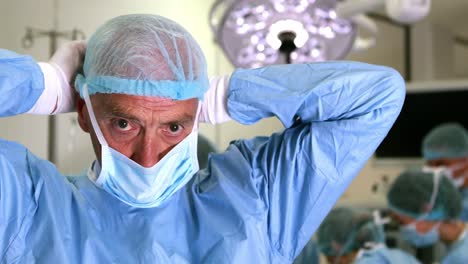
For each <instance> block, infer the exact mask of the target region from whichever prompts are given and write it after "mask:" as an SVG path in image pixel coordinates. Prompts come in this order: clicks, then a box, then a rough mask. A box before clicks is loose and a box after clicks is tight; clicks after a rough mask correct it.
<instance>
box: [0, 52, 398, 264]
mask: <svg viewBox="0 0 468 264" xmlns="http://www.w3.org/2000/svg"><path fill="white" fill-rule="evenodd" d="M43 83H44V81H43V76H42V73H41V71H40V69H39V68H38V66H37V64H36V63H35V62H34V60H32V59H31V58H30V57H27V56H20V55H16V54H14V53H11V52H7V51H0V115H3V116H9V115H16V114H20V113H23V112H25V111H27V110H28V109H30V108H31V106H33V105H34V103H35V102H36V100H37V98H38V97H39V96H40V94H41V92H42V90H43V85H44V84H43ZM404 95H405V85H404V81H403V80H402V78H401V76H400V75H399V74H398V73H397V72H396V71H395V70H392V69H390V68H387V67H381V66H373V65H368V64H364V63H352V62H328V63H318V64H297V65H277V66H271V67H268V68H261V69H255V70H245V69H239V70H236V71H235V72H234V73H233V74H232V75H231V79H230V84H229V92H228V99H227V105H228V111H229V114H230V115H231V117H232V118H233V119H234V120H236V121H237V122H239V123H241V124H252V123H254V122H256V121H258V120H260V119H262V118H265V117H270V116H276V117H278V118H279V119H280V120H281V121H282V123H283V124H284V126H285V129H284V130H283V131H280V132H278V133H274V134H272V135H271V136H268V137H255V138H252V139H245V140H237V141H233V142H231V144H230V146H229V147H228V148H227V149H226V150H225V151H224V152H223V153H216V154H212V155H211V156H210V158H209V161H208V165H207V168H206V169H203V170H200V171H199V172H198V173H197V174H196V175H195V176H194V177H193V178H192V179H191V181H190V182H189V183H188V184H187V185H186V186H185V187H184V188H182V189H181V190H179V191H178V192H176V193H175V194H174V195H173V196H172V197H171V198H170V199H169V200H167V201H166V202H165V203H164V204H162V205H161V206H159V207H155V208H146V209H142V208H134V207H131V206H128V205H127V204H124V203H122V202H120V201H119V200H118V199H117V198H115V197H114V196H112V195H111V194H109V193H107V192H106V191H104V190H103V189H101V188H99V187H97V186H96V185H95V184H94V182H93V181H91V180H90V179H89V178H88V177H86V176H85V175H83V176H77V177H64V176H63V175H61V174H60V172H59V171H58V170H57V168H56V167H55V166H54V165H53V164H52V163H50V162H48V161H46V160H42V159H40V158H38V157H37V156H35V155H34V154H32V153H31V152H29V151H28V150H27V149H26V148H25V147H24V146H22V145H20V144H18V143H14V142H9V141H5V140H1V141H0V170H1V171H0V234H2V235H1V236H0V263H291V262H292V261H293V260H294V258H295V257H296V256H297V255H298V254H299V253H300V252H301V250H302V248H303V247H304V245H305V244H306V243H307V241H308V240H309V238H310V237H311V236H312V234H313V233H314V231H315V230H316V229H317V228H318V226H319V224H320V223H321V222H322V220H323V218H324V217H325V216H326V215H327V213H328V212H329V211H330V209H331V208H332V206H333V204H334V203H335V202H336V201H337V199H338V198H339V197H340V195H341V194H342V193H343V191H344V190H345V189H346V188H347V187H348V185H349V184H350V183H351V181H352V180H353V178H354V177H355V176H356V175H357V173H358V172H359V170H360V169H361V168H362V166H363V165H364V164H365V162H366V161H367V160H368V158H369V157H370V156H371V155H372V153H373V152H374V150H375V149H376V147H377V146H378V145H379V143H380V142H381V141H382V140H383V138H384V137H385V135H386V134H387V132H388V130H389V129H390V127H391V126H392V124H393V123H394V121H395V119H396V118H397V116H398V114H399V112H400V110H401V107H402V104H403V101H404ZM31 133H34V130H33V129H31Z"/></svg>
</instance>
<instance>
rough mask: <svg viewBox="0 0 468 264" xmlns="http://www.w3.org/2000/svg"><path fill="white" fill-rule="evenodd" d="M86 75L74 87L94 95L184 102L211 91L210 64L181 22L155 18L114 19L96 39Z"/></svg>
mask: <svg viewBox="0 0 468 264" xmlns="http://www.w3.org/2000/svg"><path fill="white" fill-rule="evenodd" d="M83 71H84V75H78V76H77V78H76V81H75V87H76V89H77V90H78V91H79V92H80V95H81V97H83V94H82V90H83V86H84V85H85V84H87V85H88V91H89V94H90V95H92V94H95V93H120V94H130V95H142V96H158V97H166V98H172V99H175V100H185V99H190V98H199V99H202V98H203V94H204V93H205V91H206V90H207V89H208V76H207V73H206V62H205V58H204V55H203V52H202V51H201V49H200V47H199V46H198V44H197V42H196V41H195V39H194V38H193V37H192V36H191V35H190V34H189V33H188V32H187V31H186V30H185V29H184V28H182V27H181V26H180V25H178V24H177V23H175V22H173V21H171V20H169V19H166V18H163V17H160V16H156V15H144V14H138V15H125V16H119V17H116V18H113V19H111V20H110V21H108V22H107V23H105V24H104V25H102V26H101V27H100V28H99V29H98V30H97V31H96V32H95V33H94V34H93V36H92V37H91V39H90V40H89V42H88V47H87V49H86V56H85V62H84V66H83Z"/></svg>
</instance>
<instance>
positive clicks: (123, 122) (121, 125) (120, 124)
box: [116, 119, 131, 131]
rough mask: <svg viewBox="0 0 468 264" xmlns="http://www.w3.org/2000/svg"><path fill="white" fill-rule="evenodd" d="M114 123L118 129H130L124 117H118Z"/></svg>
mask: <svg viewBox="0 0 468 264" xmlns="http://www.w3.org/2000/svg"><path fill="white" fill-rule="evenodd" d="M116 125H117V127H118V128H119V129H120V130H122V131H128V130H130V128H131V127H130V124H129V123H128V121H127V120H125V119H119V120H117V121H116Z"/></svg>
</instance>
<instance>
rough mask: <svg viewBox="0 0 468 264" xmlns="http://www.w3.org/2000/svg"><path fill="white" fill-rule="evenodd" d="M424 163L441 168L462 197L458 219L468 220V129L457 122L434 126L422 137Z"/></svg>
mask: <svg viewBox="0 0 468 264" xmlns="http://www.w3.org/2000/svg"><path fill="white" fill-rule="evenodd" d="M422 153H423V157H424V159H425V160H426V164H427V165H428V166H430V167H433V168H439V169H443V170H444V171H445V174H447V176H448V177H449V178H450V179H451V181H452V183H453V184H454V185H455V187H456V188H457V189H459V191H460V194H461V195H462V199H463V203H462V204H463V210H462V212H461V214H460V219H462V220H463V221H465V222H466V221H468V131H467V130H466V129H465V128H464V127H463V126H462V125H461V124H457V123H444V124H440V125H439V126H437V127H434V128H433V129H432V130H431V131H430V132H429V133H428V134H427V135H426V136H425V137H424V139H423V143H422Z"/></svg>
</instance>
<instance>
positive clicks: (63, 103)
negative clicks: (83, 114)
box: [50, 62, 75, 114]
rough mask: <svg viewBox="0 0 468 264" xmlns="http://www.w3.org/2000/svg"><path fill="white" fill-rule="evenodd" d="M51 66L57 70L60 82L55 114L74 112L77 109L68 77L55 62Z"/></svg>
mask: <svg viewBox="0 0 468 264" xmlns="http://www.w3.org/2000/svg"><path fill="white" fill-rule="evenodd" d="M50 65H52V66H53V67H54V68H55V70H56V72H57V75H58V79H59V82H60V86H59V89H58V94H57V109H55V111H54V112H53V114H60V113H68V112H72V111H73V110H74V107H75V98H74V93H73V88H72V87H71V86H70V83H69V82H68V79H67V76H66V75H65V73H64V72H63V71H62V69H61V68H60V67H59V66H58V65H57V64H56V63H55V62H51V63H50Z"/></svg>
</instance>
